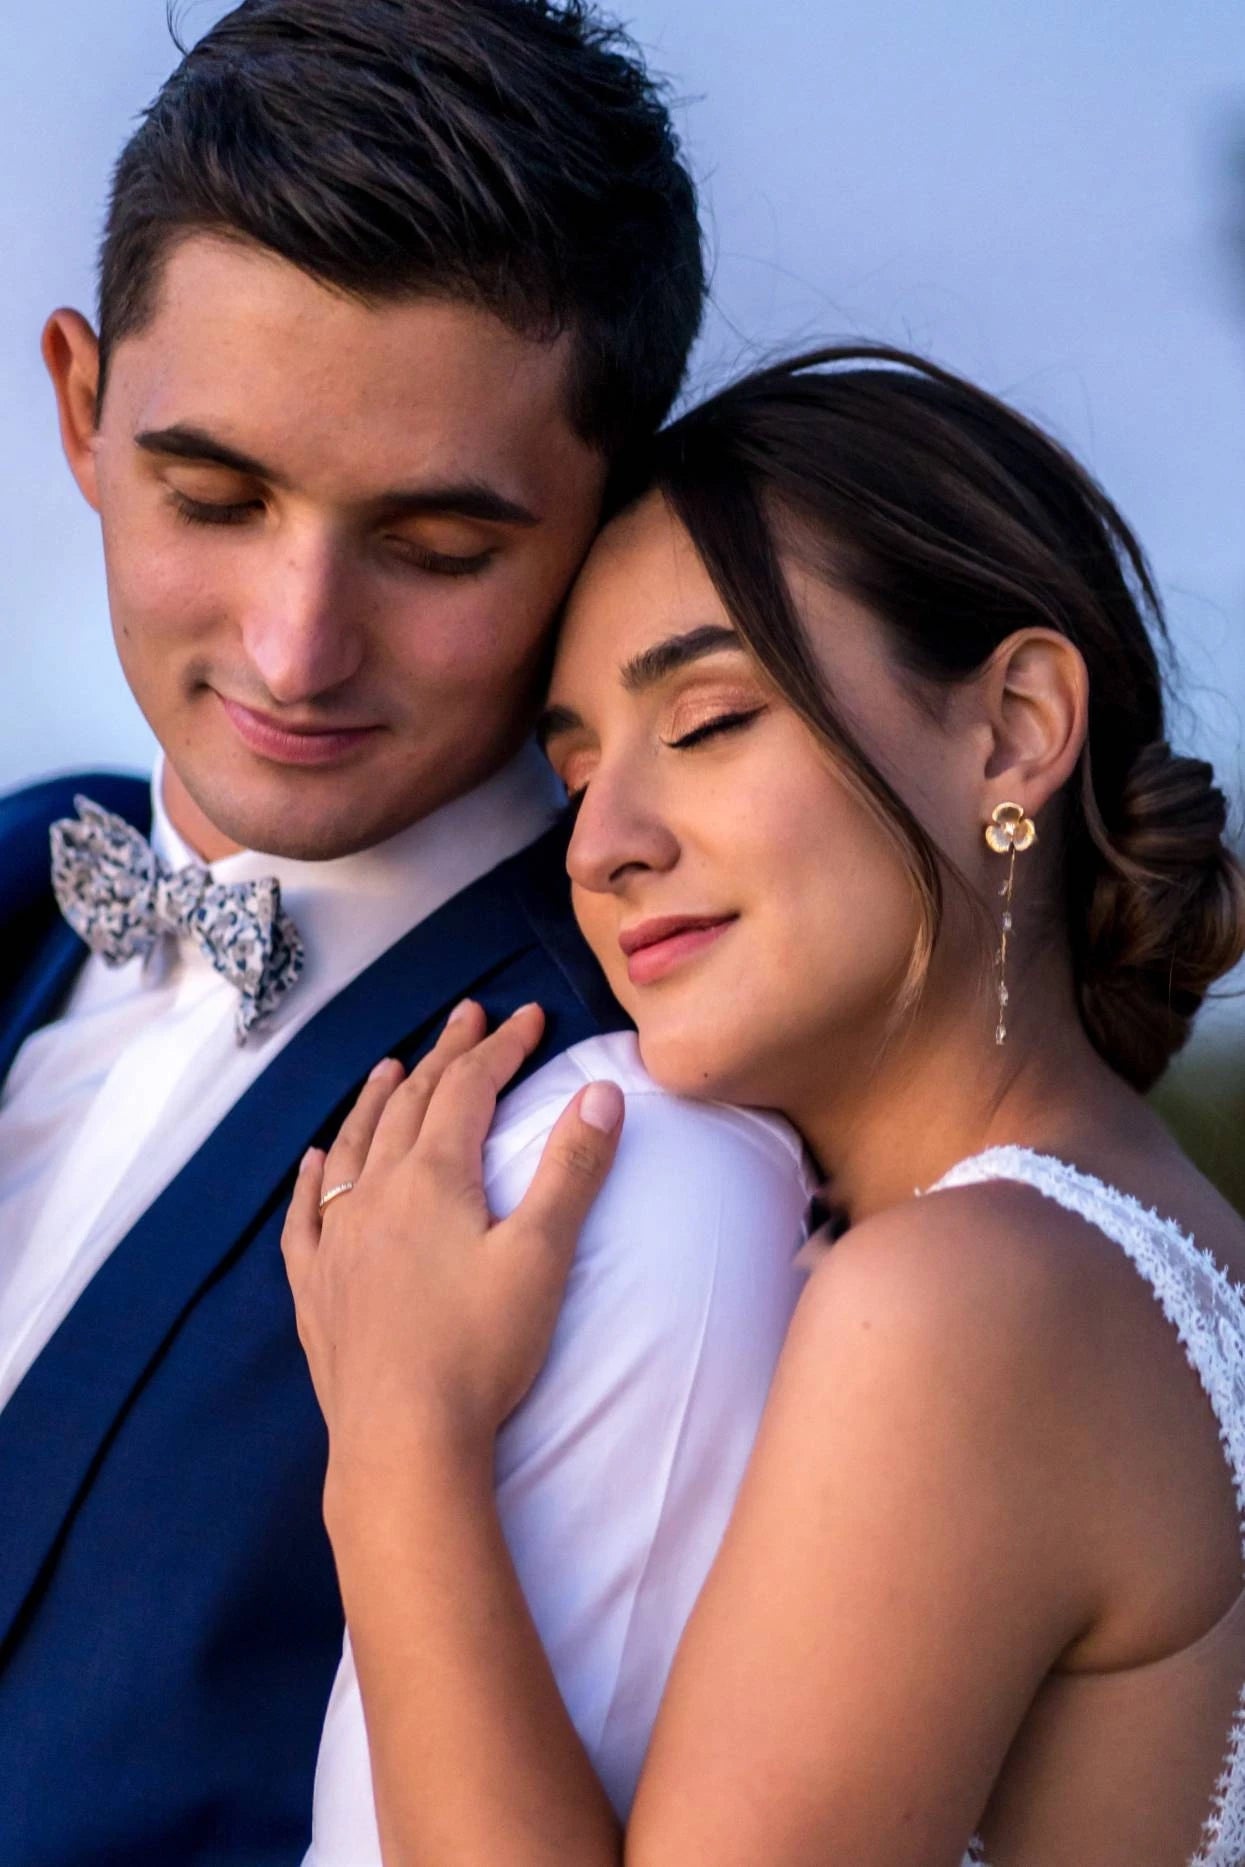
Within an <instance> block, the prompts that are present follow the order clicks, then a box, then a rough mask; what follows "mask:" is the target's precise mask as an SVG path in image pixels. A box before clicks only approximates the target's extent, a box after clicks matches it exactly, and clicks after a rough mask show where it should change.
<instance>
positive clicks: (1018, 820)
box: [986, 804, 1037, 1044]
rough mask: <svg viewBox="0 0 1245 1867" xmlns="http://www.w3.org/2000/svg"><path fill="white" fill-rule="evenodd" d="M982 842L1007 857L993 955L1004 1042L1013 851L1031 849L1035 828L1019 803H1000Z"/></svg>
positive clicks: (998, 1032) (997, 1034) (998, 1037)
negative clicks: (996, 968) (994, 953)
mask: <svg viewBox="0 0 1245 1867" xmlns="http://www.w3.org/2000/svg"><path fill="white" fill-rule="evenodd" d="M986 842H987V843H988V844H989V846H990V848H991V849H992V850H993V851H994V853H995V855H996V856H1006V857H1007V880H1006V881H1005V882H1004V883H1003V886H1002V887H1001V888H1000V889H999V896H1000V898H1001V900H1002V902H1003V918H1002V933H1001V936H1000V939H999V950H998V952H997V954H996V955H995V964H996V966H997V967H998V1000H999V1021H998V1023H997V1024H996V1025H995V1027H994V1041H995V1043H996V1044H1005V1043H1006V1042H1007V1001H1008V997H1009V993H1008V989H1007V942H1008V938H1009V936H1010V934H1011V931H1012V894H1013V891H1014V889H1015V886H1016V854H1017V851H1023V850H1026V849H1032V848H1033V845H1034V844H1035V843H1036V842H1037V829H1036V827H1035V825H1034V822H1033V819H1032V817H1026V816H1025V813H1024V806H1023V805H1022V804H1000V805H999V806H998V808H997V809H996V810H995V811H994V812H993V814H992V816H991V818H990V821H989V823H988V824H987V825H986Z"/></svg>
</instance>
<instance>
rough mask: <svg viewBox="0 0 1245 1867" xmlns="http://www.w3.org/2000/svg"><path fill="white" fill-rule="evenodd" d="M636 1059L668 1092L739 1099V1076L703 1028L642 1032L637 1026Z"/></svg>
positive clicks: (706, 1098) (711, 1098) (708, 1098)
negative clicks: (701, 1029) (638, 1050)
mask: <svg viewBox="0 0 1245 1867" xmlns="http://www.w3.org/2000/svg"><path fill="white" fill-rule="evenodd" d="M636 1035H637V1039H638V1042H639V1048H640V1061H641V1062H642V1063H643V1065H644V1067H645V1069H646V1070H647V1071H648V1073H649V1075H650V1076H651V1077H652V1079H653V1081H654V1082H655V1083H656V1084H657V1086H658V1088H660V1089H664V1090H666V1091H667V1093H668V1094H670V1095H672V1096H687V1097H691V1098H693V1099H694V1100H697V1101H700V1102H740V1101H743V1100H745V1097H743V1096H742V1095H740V1093H739V1088H740V1084H739V1076H738V1073H737V1072H736V1071H733V1070H731V1069H730V1067H729V1065H728V1062H727V1060H726V1059H725V1058H719V1057H718V1056H717V1055H716V1054H715V1049H714V1044H713V1039H712V1037H711V1035H710V1034H709V1033H708V1032H706V1031H700V1032H698V1031H696V1030H693V1029H687V1030H682V1031H678V1032H657V1031H653V1030H651V1029H650V1030H649V1031H648V1032H647V1033H646V1032H645V1029H644V1026H643V1024H641V1025H640V1026H639V1027H638V1029H637V1033H636Z"/></svg>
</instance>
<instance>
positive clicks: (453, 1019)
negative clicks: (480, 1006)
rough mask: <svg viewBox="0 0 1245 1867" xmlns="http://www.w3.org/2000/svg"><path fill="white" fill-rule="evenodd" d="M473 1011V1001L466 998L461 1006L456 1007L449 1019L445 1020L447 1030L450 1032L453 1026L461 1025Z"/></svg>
mask: <svg viewBox="0 0 1245 1867" xmlns="http://www.w3.org/2000/svg"><path fill="white" fill-rule="evenodd" d="M471 1009H472V1001H471V1000H470V999H469V998H464V999H463V1000H462V1001H461V1002H460V1003H459V1004H457V1005H455V1007H454V1009H453V1011H451V1013H450V1015H449V1017H448V1018H447V1019H446V1020H445V1028H446V1030H447V1031H448V1030H449V1028H450V1026H451V1024H461V1023H462V1021H463V1019H464V1018H465V1017H466V1016H467V1013H468V1012H469V1011H470V1010H471Z"/></svg>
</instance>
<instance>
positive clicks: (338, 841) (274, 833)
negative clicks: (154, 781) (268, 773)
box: [164, 768, 430, 862]
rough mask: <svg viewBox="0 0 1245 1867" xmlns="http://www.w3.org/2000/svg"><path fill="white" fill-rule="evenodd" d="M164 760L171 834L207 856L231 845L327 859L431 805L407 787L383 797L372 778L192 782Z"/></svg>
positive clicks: (373, 839)
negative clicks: (317, 781)
mask: <svg viewBox="0 0 1245 1867" xmlns="http://www.w3.org/2000/svg"><path fill="white" fill-rule="evenodd" d="M169 775H170V774H169V773H168V771H167V768H166V781H165V788H164V796H165V806H166V808H167V810H168V813H169V818H170V820H171V822H172V824H173V827H174V829H175V830H177V832H178V834H179V835H180V836H181V837H182V838H183V839H184V840H185V841H186V842H187V843H188V844H189V845H190V847H191V848H192V849H194V850H196V851H197V852H198V853H199V854H200V855H202V856H203V857H204V859H205V860H207V861H219V860H221V858H222V856H225V855H227V854H229V853H230V851H232V850H240V849H246V850H252V851H254V852H255V853H256V854H257V855H263V856H283V857H285V858H287V859H290V860H294V861H298V862H332V861H334V860H335V859H337V858H338V857H341V856H353V855H357V854H358V853H359V851H360V850H364V849H372V848H374V847H375V846H376V844H377V843H383V842H384V841H385V840H386V839H387V838H388V837H390V836H394V835H396V834H397V833H398V831H400V830H403V829H405V828H407V826H408V825H409V824H411V823H414V822H415V821H416V820H417V819H418V818H420V817H422V816H424V815H426V814H427V811H428V809H429V808H430V806H429V805H428V804H427V803H426V801H425V800H423V799H422V798H412V797H410V796H409V795H407V796H403V797H399V798H395V799H392V800H390V801H388V804H387V807H385V804H384V801H383V794H382V793H380V792H378V787H377V785H376V784H375V783H372V784H371V785H368V784H365V783H359V782H356V783H354V784H344V783H342V781H341V777H340V774H338V775H337V777H336V781H335V783H334V784H332V785H322V784H321V785H317V786H315V790H316V792H318V793H319V795H317V796H314V797H312V796H309V795H308V792H309V791H310V790H311V789H312V787H310V786H308V785H306V784H303V783H299V784H293V785H289V786H286V785H282V784H278V785H276V786H267V785H266V786H264V787H263V791H264V793H266V794H264V795H261V794H259V792H260V787H259V786H256V787H254V788H252V787H249V786H248V787H243V786H239V785H235V786H234V787H232V788H226V787H224V786H220V785H214V784H211V783H208V784H199V783H197V782H194V781H188V780H187V779H186V778H185V777H184V776H183V777H179V776H177V775H176V774H172V776H173V782H172V784H170V783H169V781H168V779H169Z"/></svg>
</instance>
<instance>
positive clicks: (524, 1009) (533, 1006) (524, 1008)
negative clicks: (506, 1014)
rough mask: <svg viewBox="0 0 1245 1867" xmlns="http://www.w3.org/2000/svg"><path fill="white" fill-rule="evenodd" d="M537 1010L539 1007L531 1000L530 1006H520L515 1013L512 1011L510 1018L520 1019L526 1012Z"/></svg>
mask: <svg viewBox="0 0 1245 1867" xmlns="http://www.w3.org/2000/svg"><path fill="white" fill-rule="evenodd" d="M539 1010H540V1006H539V1005H538V1004H537V1003H536V1000H535V999H533V1000H532V1002H531V1004H530V1005H520V1006H519V1009H518V1010H517V1011H512V1012H511V1014H510V1016H511V1017H512V1018H521V1017H523V1016H524V1014H525V1013H526V1012H529V1011H539Z"/></svg>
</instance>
